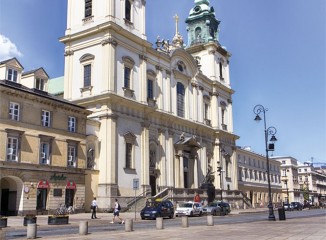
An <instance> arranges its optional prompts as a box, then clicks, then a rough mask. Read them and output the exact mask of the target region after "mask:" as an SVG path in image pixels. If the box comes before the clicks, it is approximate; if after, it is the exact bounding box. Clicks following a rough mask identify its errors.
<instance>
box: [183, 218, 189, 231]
mask: <svg viewBox="0 0 326 240" xmlns="http://www.w3.org/2000/svg"><path fill="white" fill-rule="evenodd" d="M181 219H182V227H183V228H187V227H189V221H188V216H182V217H181Z"/></svg>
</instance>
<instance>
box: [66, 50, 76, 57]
mask: <svg viewBox="0 0 326 240" xmlns="http://www.w3.org/2000/svg"><path fill="white" fill-rule="evenodd" d="M64 55H65V56H70V55H74V51H73V50H66V51H65V54H64Z"/></svg>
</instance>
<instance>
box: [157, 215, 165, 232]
mask: <svg viewBox="0 0 326 240" xmlns="http://www.w3.org/2000/svg"><path fill="white" fill-rule="evenodd" d="M163 228H164V225H163V218H162V217H157V218H156V229H163Z"/></svg>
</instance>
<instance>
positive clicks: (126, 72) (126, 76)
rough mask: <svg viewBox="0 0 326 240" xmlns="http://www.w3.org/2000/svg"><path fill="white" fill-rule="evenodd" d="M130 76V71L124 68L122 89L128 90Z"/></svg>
mask: <svg viewBox="0 0 326 240" xmlns="http://www.w3.org/2000/svg"><path fill="white" fill-rule="evenodd" d="M130 76H131V69H130V68H129V67H126V66H125V70H124V87H125V88H127V89H130Z"/></svg>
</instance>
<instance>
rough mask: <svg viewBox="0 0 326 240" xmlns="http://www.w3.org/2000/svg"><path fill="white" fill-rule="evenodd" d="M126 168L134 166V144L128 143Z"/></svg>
mask: <svg viewBox="0 0 326 240" xmlns="http://www.w3.org/2000/svg"><path fill="white" fill-rule="evenodd" d="M126 168H132V144H131V143H126Z"/></svg>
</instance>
